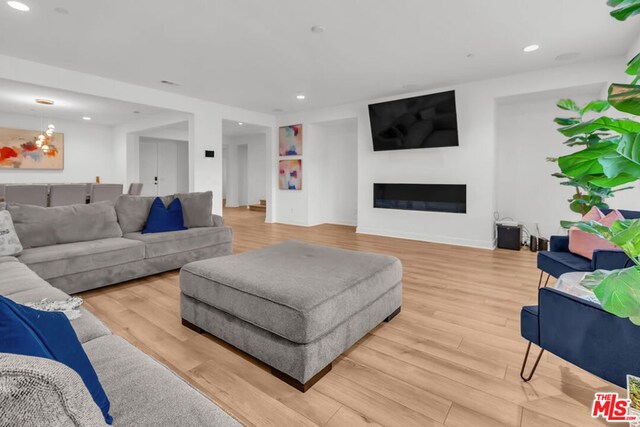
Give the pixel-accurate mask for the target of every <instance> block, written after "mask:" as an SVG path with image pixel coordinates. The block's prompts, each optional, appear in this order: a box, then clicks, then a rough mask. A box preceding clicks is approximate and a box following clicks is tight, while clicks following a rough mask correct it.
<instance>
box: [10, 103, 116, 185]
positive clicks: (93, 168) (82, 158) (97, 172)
mask: <svg viewBox="0 0 640 427" xmlns="http://www.w3.org/2000/svg"><path fill="white" fill-rule="evenodd" d="M50 122H51V123H53V124H55V126H56V132H59V133H63V134H64V170H61V171H38V170H15V169H0V182H2V183H14V182H15V183H29V182H54V183H55V182H94V181H95V178H96V176H100V180H101V182H105V183H123V184H124V181H123V180H122V179H121V178H122V177H121V176H119V175H117V174H115V173H114V167H113V166H114V164H113V163H114V161H115V154H114V152H113V128H112V127H110V126H102V125H96V124H92V123H87V122H73V121H65V120H57V119H55V120H50ZM41 126H42V124H41V120H40V118H39V117H35V116H25V115H17V114H6V113H0V127H5V128H15V129H27V130H35V131H37V130H39V129H40V128H41Z"/></svg>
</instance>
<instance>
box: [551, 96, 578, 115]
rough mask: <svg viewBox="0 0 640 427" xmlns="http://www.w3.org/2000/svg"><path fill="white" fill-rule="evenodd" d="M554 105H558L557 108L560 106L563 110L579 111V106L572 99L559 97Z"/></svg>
mask: <svg viewBox="0 0 640 427" xmlns="http://www.w3.org/2000/svg"><path fill="white" fill-rule="evenodd" d="M556 105H557V106H558V108H562V109H563V110H568V111H575V112H578V111H580V108H579V107H578V105H577V104H576V103H575V102H574V101H573V100H572V99H561V100H560V101H558V102H557V103H556Z"/></svg>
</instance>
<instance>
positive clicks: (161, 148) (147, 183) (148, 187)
mask: <svg viewBox="0 0 640 427" xmlns="http://www.w3.org/2000/svg"><path fill="white" fill-rule="evenodd" d="M188 156H189V148H188V143H187V141H177V140H169V139H155V138H149V137H140V182H142V195H144V196H166V195H169V194H175V193H186V192H188V191H189V170H188V165H189V157H188Z"/></svg>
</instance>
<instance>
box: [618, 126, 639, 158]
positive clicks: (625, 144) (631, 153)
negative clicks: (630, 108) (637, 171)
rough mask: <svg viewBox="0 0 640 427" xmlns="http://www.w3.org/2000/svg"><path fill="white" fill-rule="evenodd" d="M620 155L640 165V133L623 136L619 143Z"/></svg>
mask: <svg viewBox="0 0 640 427" xmlns="http://www.w3.org/2000/svg"><path fill="white" fill-rule="evenodd" d="M618 153H620V154H621V155H622V156H624V157H625V158H627V159H629V160H631V161H633V162H635V163H638V164H640V133H628V134H626V135H622V137H620V142H618Z"/></svg>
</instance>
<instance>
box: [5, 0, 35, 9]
mask: <svg viewBox="0 0 640 427" xmlns="http://www.w3.org/2000/svg"><path fill="white" fill-rule="evenodd" d="M7 4H8V5H9V6H11V7H12V8H14V9H15V10H19V11H20V12H29V10H30V8H29V6H27V5H26V4H24V3H20V2H19V1H8V2H7Z"/></svg>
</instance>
